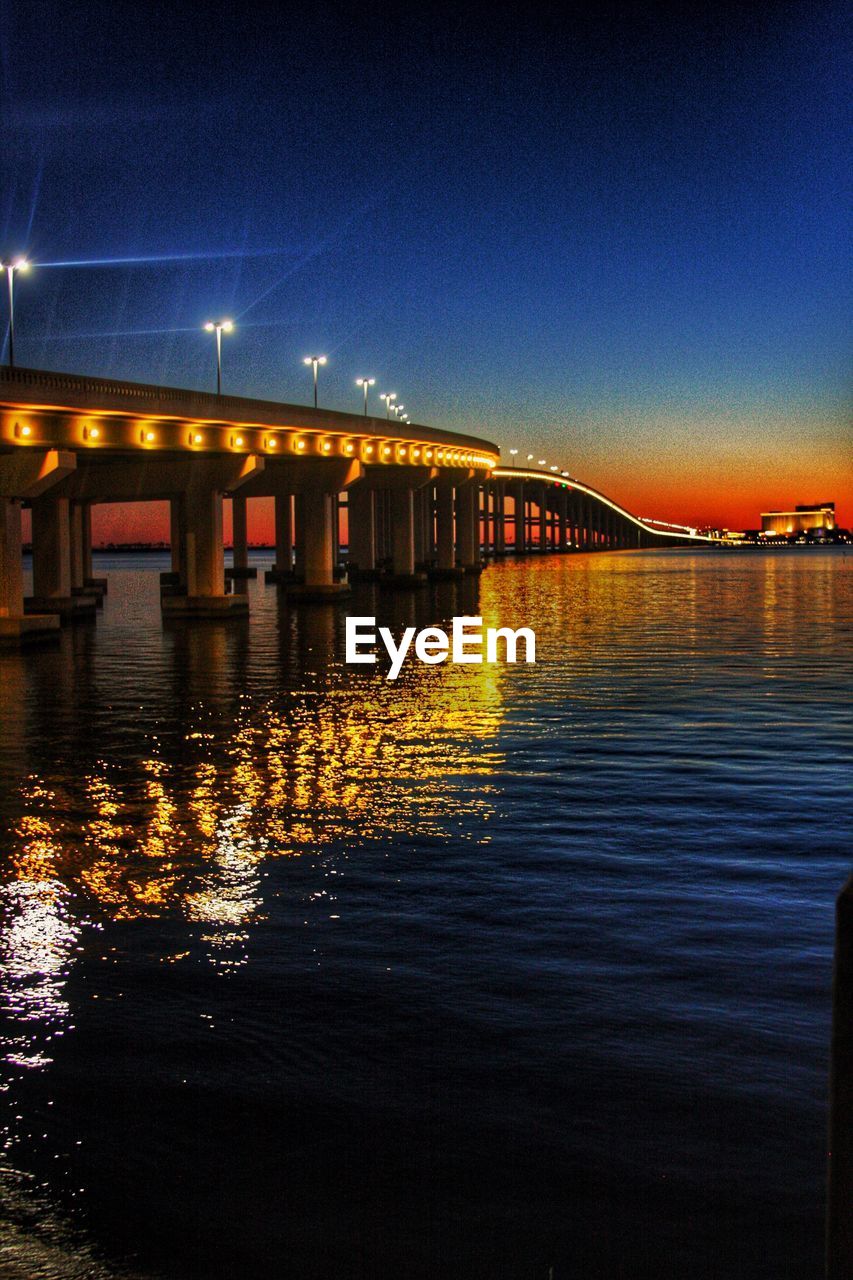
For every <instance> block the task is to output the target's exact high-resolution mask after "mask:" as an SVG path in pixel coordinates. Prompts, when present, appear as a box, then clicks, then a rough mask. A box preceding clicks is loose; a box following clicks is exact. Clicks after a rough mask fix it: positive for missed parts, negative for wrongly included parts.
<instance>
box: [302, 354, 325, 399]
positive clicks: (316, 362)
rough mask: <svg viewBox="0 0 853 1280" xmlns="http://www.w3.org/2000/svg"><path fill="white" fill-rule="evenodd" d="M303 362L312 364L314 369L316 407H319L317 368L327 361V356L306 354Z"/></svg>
mask: <svg viewBox="0 0 853 1280" xmlns="http://www.w3.org/2000/svg"><path fill="white" fill-rule="evenodd" d="M302 363H303V364H310V365H311V367H312V369H313V370H314V408H315V409H316V408H317V369H318V368H319V367H320V365H321V364H325V363H326V356H306V357H305V359H304V360H303V361H302Z"/></svg>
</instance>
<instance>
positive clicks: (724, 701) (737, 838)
mask: <svg viewBox="0 0 853 1280" xmlns="http://www.w3.org/2000/svg"><path fill="white" fill-rule="evenodd" d="M162 567H165V566H164V565H161V564H160V563H159V562H158V561H156V560H155V559H154V558H151V557H140V558H139V560H138V561H131V560H130V559H129V558H127V557H115V558H114V559H113V560H106V559H105V558H104V559H103V560H102V563H100V564H99V565H98V566H97V569H96V572H98V573H103V572H108V573H109V579H110V594H109V596H108V598H107V601H106V607H105V609H104V611H103V614H102V615H101V616H100V617H99V619H98V622H97V625H95V626H83V627H78V628H76V629H74V630H68V631H66V632H64V633H63V635H62V640H61V644H60V646H59V647H58V648H51V649H45V650H43V651H40V652H30V653H28V654H26V655H23V656H21V655H5V656H3V657H2V658H0V676H2V690H3V714H2V724H0V788H2V801H1V802H0V823H2V830H3V836H4V839H3V844H2V860H1V861H0V870H2V890H0V1010H2V1019H3V1020H2V1041H1V1042H0V1052H2V1057H3V1063H2V1066H3V1072H4V1075H3V1079H4V1084H3V1090H4V1091H3V1092H2V1094H0V1116H2V1123H3V1131H4V1137H5V1145H4V1152H3V1156H2V1172H0V1210H2V1213H3V1216H4V1217H5V1219H6V1221H7V1228H6V1231H5V1234H4V1236H3V1238H2V1243H0V1274H2V1275H4V1276H10V1277H11V1276H14V1277H16V1278H17V1277H18V1276H22V1277H23V1276H27V1277H30V1276H42V1277H76V1276H81V1277H82V1276H86V1277H99V1276H116V1275H131V1276H135V1277H161V1278H162V1280H185V1278H187V1277H199V1278H201V1277H204V1278H205V1280H206V1278H208V1277H211V1278H217V1277H240V1278H241V1280H242V1278H243V1277H246V1278H251V1277H273V1276H275V1277H279V1276H288V1277H290V1276H292V1277H299V1278H301V1277H308V1278H312V1277H320V1276H323V1277H332V1276H339V1277H343V1276H354V1277H386V1276H387V1277H392V1276H393V1277H400V1278H408V1277H411V1278H412V1280H414V1278H415V1277H456V1276H459V1277H480V1276H483V1277H486V1276H488V1277H508V1278H513V1280H514V1278H515V1277H518V1278H519V1280H521V1278H528V1277H529V1278H530V1280H536V1278H537V1277H541V1278H542V1280H544V1278H545V1277H546V1276H547V1275H548V1269H549V1267H553V1268H554V1276H555V1280H563V1278H568V1277H578V1276H583V1277H585V1278H588V1280H598V1278H601V1280H604V1278H605V1277H606V1278H607V1280H611V1278H614V1277H639V1276H646V1275H651V1276H656V1277H679V1278H680V1277H684V1276H691V1277H709V1278H710V1277H714V1278H715V1280H716V1278H718V1277H739V1278H740V1277H745V1278H748V1280H752V1278H758V1277H767V1278H768V1280H770V1278H771V1277H772V1280H779V1278H780V1277H789V1278H791V1280H793V1278H797V1280H799V1278H800V1277H802V1278H803V1280H805V1278H806V1277H809V1280H811V1277H814V1276H816V1275H817V1274H819V1271H820V1257H821V1233H822V1212H823V1204H822V1201H823V1178H824V1165H825V1147H826V1143H825V1124H826V1116H825V1112H826V1107H825V1094H826V1077H827V1045H828V1035H829V984H830V966H831V949H832V911H833V898H834V895H835V894H836V892H837V891H838V889H839V888H840V886H841V884H842V882H843V880H844V878H845V876H846V873H847V869H848V868H847V860H846V858H845V851H844V848H843V846H842V839H843V832H844V831H845V829H847V827H848V825H849V804H848V799H849V797H848V796H847V794H846V792H845V785H844V783H845V776H844V771H845V770H846V768H847V767H848V766H849V757H850V723H849V719H848V717H847V714H846V710H845V692H846V689H848V688H849V685H850V675H851V658H850V645H849V640H850V626H851V622H850V619H851V594H853V589H851V582H853V562H851V561H850V560H849V559H847V558H846V557H845V556H844V554H843V553H841V552H833V551H822V550H814V551H802V552H799V551H798V552H795V553H789V554H777V555H770V554H768V555H762V554H756V555H742V554H735V555H726V554H723V553H720V554H716V553H713V552H701V553H696V554H694V553H691V552H686V551H667V552H632V553H622V554H599V555H595V556H582V555H581V556H574V557H562V558H543V559H541V560H537V559H533V560H531V561H528V562H526V563H524V564H514V563H511V562H509V561H507V562H505V563H502V564H499V565H497V566H495V567H492V568H490V569H489V570H488V571H487V572H486V573H485V574H484V576H483V578H482V580H481V582H480V583H479V585H478V584H476V583H472V582H470V581H468V582H466V583H464V584H462V585H460V586H456V585H448V586H446V587H442V588H440V589H439V588H435V589H431V590H428V591H424V592H421V593H416V594H410V595H400V596H385V595H379V594H377V593H376V592H375V589H373V588H367V587H365V588H362V589H361V590H360V592H359V594H358V595H357V596H356V597H355V599H354V600H353V602H352V604H351V605H350V606H349V612H351V613H360V614H368V615H370V614H374V613H375V614H376V615H377V616H378V617H379V618H380V621H383V622H388V623H390V625H392V626H394V627H395V628H401V627H402V626H403V625H407V624H412V623H416V624H418V625H426V624H428V623H431V622H436V621H439V620H441V619H448V618H450V617H451V616H452V615H453V614H454V613H463V612H468V613H471V612H474V613H482V615H483V617H484V619H485V620H486V622H487V624H492V625H494V624H496V623H500V624H502V625H508V624H512V625H515V626H519V625H532V626H534V627H535V628H536V631H537V637H538V658H539V661H538V663H537V665H536V666H535V667H528V666H517V667H508V666H501V667H493V668H484V669H480V670H477V669H475V668H472V667H458V666H457V667H451V666H439V667H429V668H428V667H423V666H420V665H412V664H407V665H406V666H405V667H404V669H403V674H402V675H401V677H400V679H399V680H398V681H397V682H396V683H389V682H388V681H386V680H384V679H383V676H382V672H381V670H379V671H374V670H372V669H369V668H363V667H362V668H354V667H346V666H345V665H344V664H343V661H342V659H343V642H342V611H339V610H335V609H334V608H327V607H317V606H314V607H310V608H309V607H301V608H288V607H287V606H284V605H281V604H280V603H278V601H277V596H276V592H275V590H274V589H273V588H265V587H264V586H263V585H262V584H260V583H259V584H252V585H251V587H250V591H251V595H252V611H253V612H252V617H251V620H250V621H248V622H245V623H244V622H231V623H229V624H227V625H223V624H218V623H208V624H198V623H196V624H192V625H189V626H187V625H181V624H174V625H170V626H168V627H167V628H165V629H164V627H163V626H162V624H161V622H160V617H159V609H158V598H157V593H158V585H157V570H158V569H159V568H162Z"/></svg>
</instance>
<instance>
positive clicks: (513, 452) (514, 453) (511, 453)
mask: <svg viewBox="0 0 853 1280" xmlns="http://www.w3.org/2000/svg"><path fill="white" fill-rule="evenodd" d="M509 456H510V457H511V458H512V462H511V463H510V466H511V467H514V466H515V459H516V457H517V456H518V450H517V449H510V451H509Z"/></svg>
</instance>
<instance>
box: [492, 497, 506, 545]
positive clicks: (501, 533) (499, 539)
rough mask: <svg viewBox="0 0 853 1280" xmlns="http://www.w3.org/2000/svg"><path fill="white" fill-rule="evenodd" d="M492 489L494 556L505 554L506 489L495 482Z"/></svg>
mask: <svg viewBox="0 0 853 1280" xmlns="http://www.w3.org/2000/svg"><path fill="white" fill-rule="evenodd" d="M493 489H494V554H496V557H498V556H503V554H506V524H505V511H503V508H505V500H506V489H505V486H503V484H500V483H497V484H494V486H493Z"/></svg>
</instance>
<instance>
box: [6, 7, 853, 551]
mask: <svg viewBox="0 0 853 1280" xmlns="http://www.w3.org/2000/svg"><path fill="white" fill-rule="evenodd" d="M203 8H204V6H175V5H173V4H171V3H169V4H158V3H153V4H152V3H148V4H145V5H143V4H135V5H127V6H125V5H122V4H120V3H113V4H109V5H106V4H103V5H102V4H100V3H82V4H80V5H76V6H72V7H69V6H68V5H59V4H55V3H52V0H49V2H46V3H39V2H38V0H26V2H25V3H24V2H20V0H11V2H10V0H6V2H2V0H0V22H1V23H2V50H3V51H2V86H0V103H1V104H2V119H3V128H2V130H1V131H0V155H2V178H3V181H2V185H0V249H2V251H3V252H4V253H8V254H15V253H18V252H26V253H27V254H28V255H30V256H31V257H32V259H33V260H34V262H36V263H38V264H40V265H39V266H38V269H37V270H35V271H33V273H32V274H31V275H29V276H28V277H26V278H25V279H21V280H20V282H19V286H18V293H17V304H18V305H17V309H16V319H17V328H16V339H17V350H16V354H17V358H18V362H19V363H20V364H25V365H30V366H37V367H43V368H51V369H68V370H73V371H78V372H83V373H97V374H102V375H108V376H113V377H119V378H130V379H138V380H141V381H149V382H160V383H168V384H172V385H182V386H190V387H212V385H213V376H214V366H213V349H212V341H211V339H210V336H209V335H207V334H205V333H204V332H203V331H202V330H201V326H202V324H203V322H204V321H205V320H207V319H209V318H212V317H219V316H221V315H230V316H233V317H234V319H235V320H236V321H237V323H238V330H237V332H235V334H234V335H233V336H232V337H230V338H226V339H225V347H224V374H225V387H226V390H229V391H233V392H235V393H238V394H246V395H257V396H263V397H271V398H275V399H283V400H290V401H301V402H305V401H307V400H308V399H309V394H310V387H309V377H308V372H307V371H306V370H305V368H304V367H303V365H302V363H301V361H302V357H303V356H304V355H306V354H308V353H310V352H313V351H322V352H325V353H326V354H328V356H329V365H328V367H327V368H326V369H324V370H323V371H322V375H321V376H322V383H321V403H325V404H328V405H329V406H330V407H333V408H342V409H343V408H357V407H358V395H359V393H358V391H357V389H356V388H355V386H354V379H355V377H356V376H357V375H359V374H362V373H367V374H370V375H373V376H375V377H376V378H377V380H378V382H377V388H376V389H377V391H378V390H380V389H386V390H394V391H397V392H399V393H400V396H401V398H402V399H403V400H404V401H405V403H406V405H407V407H408V408H409V409H410V410H411V413H412V416H413V418H414V419H415V420H416V421H423V422H428V423H432V424H434V425H436V426H443V427H448V428H451V429H458V430H463V431H470V432H474V433H479V434H482V435H484V436H486V437H487V438H489V439H491V440H494V441H496V442H497V443H498V444H500V445H501V446H502V447H503V448H504V450H507V449H508V448H510V447H518V448H519V449H520V450H521V451H522V454H525V453H527V452H532V453H535V454H536V456H537V458H539V457H545V458H547V459H548V461H549V462H558V463H560V464H561V466H564V467H567V468H568V469H569V470H571V471H572V472H573V473H574V474H576V475H578V476H580V477H581V478H583V479H585V480H587V481H589V482H590V483H592V484H594V485H596V486H598V487H599V488H601V489H603V490H604V491H605V492H607V493H608V494H610V495H611V496H613V497H614V498H616V499H617V500H619V501H621V502H622V503H624V505H626V506H627V507H628V508H630V509H631V510H633V511H635V512H636V513H638V514H640V515H653V516H658V517H661V518H669V519H675V520H685V521H688V522H690V523H697V524H701V523H712V524H727V525H729V526H731V527H743V526H755V524H756V523H757V519H758V512H759V511H760V510H762V509H766V508H767V507H773V506H778V507H787V506H789V505H790V504H793V503H795V502H809V501H813V500H821V501H823V500H827V499H835V500H836V502H837V503H838V505H839V514H840V516H841V518H842V521H843V522H844V523H846V524H849V523H853V508H851V506H850V503H849V501H848V500H847V499H848V495H849V493H850V479H851V469H850V465H849V458H850V456H851V450H850V431H849V403H850V402H849V382H848V372H849V366H848V358H849V329H848V325H847V323H846V316H847V315H848V314H849V310H850V292H851V291H850V287H849V285H850V277H849V269H848V262H849V258H848V246H847V243H846V238H845V236H846V228H845V219H846V214H847V209H848V208H849V185H848V183H847V177H846V174H847V168H848V159H849V157H848V149H847V146H846V125H847V120H846V119H845V115H844V84H845V80H846V76H847V72H848V67H849V61H850V60H849V44H848V40H847V36H848V33H847V31H846V30H845V24H844V17H843V13H844V10H843V7H842V6H841V5H825V4H813V5H812V4H810V5H806V4H794V5H773V4H769V5H761V6H749V8H750V9H753V10H754V11H752V12H744V13H741V14H738V13H737V12H736V10H735V9H734V8H732V7H730V6H725V8H722V7H721V8H717V9H715V8H713V7H711V8H710V9H708V10H706V11H704V12H703V13H702V14H700V15H689V16H685V14H684V13H679V12H678V11H677V10H676V9H675V8H673V9H671V10H668V9H663V8H654V7H652V6H649V5H644V6H642V7H637V8H632V7H631V6H625V5H620V6H616V7H612V8H608V7H607V6H603V7H602V6H600V5H598V6H596V9H595V13H594V14H589V13H588V14H582V15H580V14H579V15H576V16H574V17H572V16H571V15H570V13H569V12H568V11H565V10H564V11H562V13H561V14H559V15H558V13H557V10H556V9H555V8H554V9H551V10H549V11H545V10H541V11H540V10H535V9H530V10H518V11H517V13H516V16H515V17H514V19H513V20H512V21H511V22H510V21H507V20H505V19H502V18H501V17H500V15H499V14H498V13H497V12H496V11H494V10H489V9H485V8H483V9H480V8H477V7H474V6H470V5H468V6H464V7H463V8H462V10H460V11H458V12H453V11H446V12H445V11H444V10H442V9H440V8H438V7H432V8H429V7H425V8H424V10H423V11H421V12H414V13H409V14H407V15H406V16H400V14H399V13H398V12H395V11H392V10H390V9H384V8H379V7H376V6H370V5H360V6H359V7H358V8H357V9H348V8H347V7H346V6H345V5H334V6H329V5H319V6H315V7H308V8H305V7H303V8H301V9H295V8H293V9H291V8H289V7H288V6H286V5H285V6H282V7H281V8H280V9H279V10H278V11H276V12H273V11H272V10H271V11H270V12H269V13H266V12H255V11H254V10H253V7H252V6H247V5H245V4H236V3H234V4H230V3H223V4H219V5H211V6H207V8H208V13H207V15H206V16H205V15H204V14H203V13H202V9H203ZM176 9H177V10H178V11H177V12H176V11H175V10H176ZM758 10H760V12H759V11H758ZM120 259H125V260H127V259H136V260H137V261H124V262H121V261H117V260H120ZM97 262H101V263H102V264H103V265H94V264H95V263H97ZM63 263H65V264H81V263H83V264H86V263H88V264H90V265H48V264H63ZM146 519H147V517H146V516H145V514H144V513H143V512H138V513H136V514H135V516H134V517H133V518H129V517H128V518H124V519H118V520H115V519H114V520H113V523H112V524H111V526H110V532H111V533H113V534H115V535H116V536H122V535H124V534H126V535H127V536H140V531H144V529H145V528H148V527H150V529H151V530H152V531H153V530H154V529H155V526H156V528H159V521H158V520H153V519H152V520H150V521H149V524H148V525H147V526H146V524H145V521H146ZM157 536H159V533H158V535H157Z"/></svg>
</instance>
